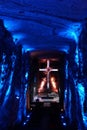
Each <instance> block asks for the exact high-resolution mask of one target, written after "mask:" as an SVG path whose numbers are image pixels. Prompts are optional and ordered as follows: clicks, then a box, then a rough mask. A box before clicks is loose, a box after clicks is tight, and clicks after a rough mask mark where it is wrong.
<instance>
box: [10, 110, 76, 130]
mask: <svg viewBox="0 0 87 130" xmlns="http://www.w3.org/2000/svg"><path fill="white" fill-rule="evenodd" d="M66 123H67V122H66ZM12 130H70V126H69V125H68V124H67V125H63V122H61V118H60V113H58V111H57V110H56V109H49V108H42V109H34V110H33V111H32V114H31V116H30V119H29V121H28V122H27V123H26V124H24V125H23V123H22V125H15V126H14V128H13V129H12ZM74 130H76V129H74Z"/></svg>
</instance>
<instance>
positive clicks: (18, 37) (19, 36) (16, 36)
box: [13, 33, 26, 44]
mask: <svg viewBox="0 0 87 130" xmlns="http://www.w3.org/2000/svg"><path fill="white" fill-rule="evenodd" d="M25 37H26V36H25V34H22V33H18V34H17V33H16V34H13V41H14V43H15V44H17V43H18V42H19V41H20V40H23V39H24V38H25Z"/></svg>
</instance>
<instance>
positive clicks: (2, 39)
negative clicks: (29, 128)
mask: <svg viewBox="0 0 87 130" xmlns="http://www.w3.org/2000/svg"><path fill="white" fill-rule="evenodd" d="M29 62H30V61H29V53H23V54H22V46H21V45H15V43H14V42H13V39H12V37H11V34H10V33H9V32H8V31H7V30H6V29H5V27H4V25H3V21H2V20H0V129H1V130H2V129H6V128H7V127H11V126H14V125H15V124H16V123H19V122H21V121H22V120H23V118H24V117H25V116H26V105H27V104H26V92H27V88H28V78H29Z"/></svg>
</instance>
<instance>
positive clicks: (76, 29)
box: [59, 23, 82, 43]
mask: <svg viewBox="0 0 87 130" xmlns="http://www.w3.org/2000/svg"><path fill="white" fill-rule="evenodd" d="M81 31H82V25H81V24H80V23H75V24H70V25H69V26H68V29H65V30H64V31H62V32H60V33H59V36H62V37H65V38H69V39H72V40H74V41H75V42H76V43H78V40H79V35H80V33H81Z"/></svg>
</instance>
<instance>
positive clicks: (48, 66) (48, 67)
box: [39, 60, 58, 89]
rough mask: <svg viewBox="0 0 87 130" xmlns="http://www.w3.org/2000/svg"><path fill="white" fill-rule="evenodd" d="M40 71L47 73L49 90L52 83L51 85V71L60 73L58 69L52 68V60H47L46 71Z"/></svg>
mask: <svg viewBox="0 0 87 130" xmlns="http://www.w3.org/2000/svg"><path fill="white" fill-rule="evenodd" d="M39 71H44V72H46V73H47V89H49V86H50V83H49V81H50V80H49V79H50V72H51V71H58V69H52V68H51V67H50V60H47V67H46V68H45V69H39Z"/></svg>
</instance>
